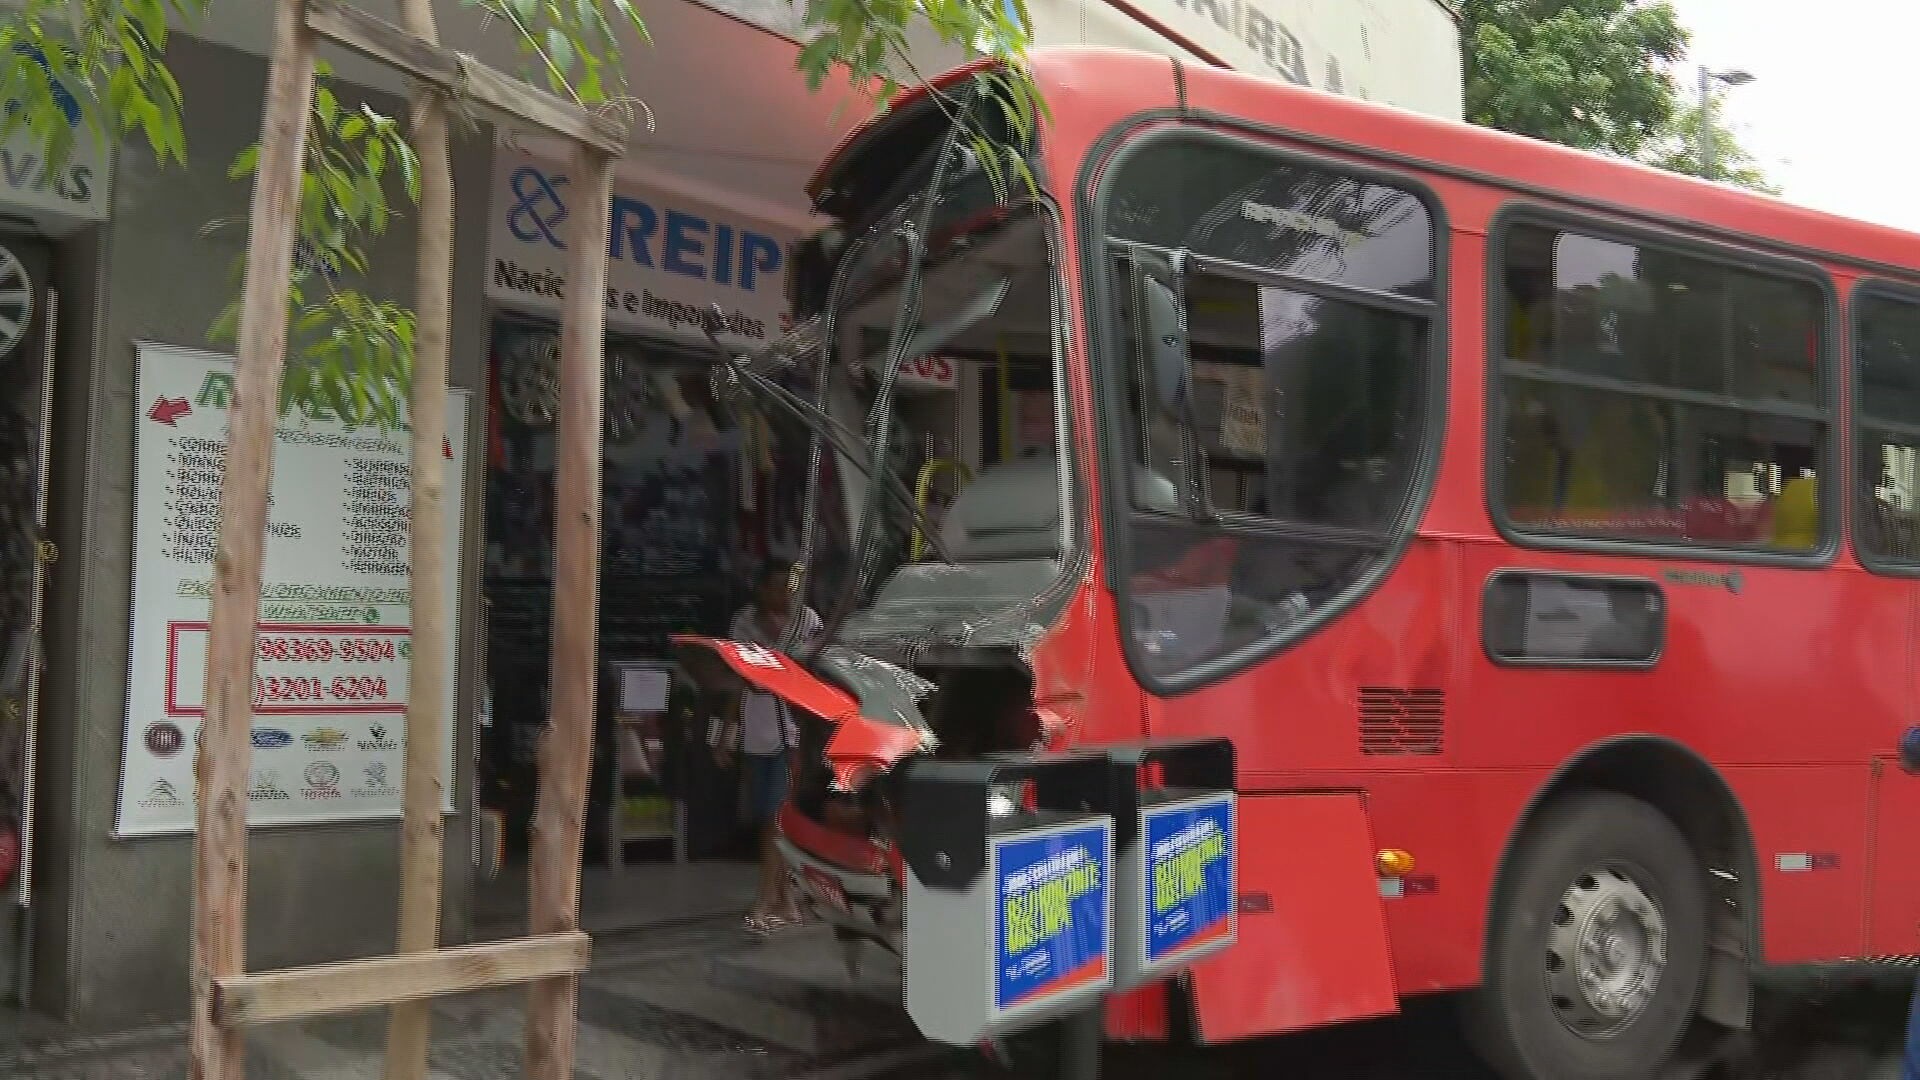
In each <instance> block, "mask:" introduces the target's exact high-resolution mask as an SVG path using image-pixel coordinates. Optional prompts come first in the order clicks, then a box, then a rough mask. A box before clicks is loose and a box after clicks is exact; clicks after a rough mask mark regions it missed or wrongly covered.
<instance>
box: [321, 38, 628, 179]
mask: <svg viewBox="0 0 1920 1080" xmlns="http://www.w3.org/2000/svg"><path fill="white" fill-rule="evenodd" d="M306 6H307V15H306V19H307V26H308V28H309V29H311V30H312V31H313V32H314V33H316V34H319V35H320V36H321V37H323V38H326V39H327V40H329V41H333V42H337V43H338V44H340V45H342V46H344V47H346V48H349V49H352V50H353V51H354V52H357V53H360V54H362V55H365V56H369V57H372V58H373V59H375V60H378V61H381V62H382V63H385V64H389V65H391V66H393V67H395V68H398V69H399V70H401V71H402V72H405V73H406V74H408V75H411V76H412V77H414V78H416V79H419V80H420V81H421V82H424V83H426V84H428V85H429V86H432V87H434V88H436V89H438V90H441V91H443V92H445V93H448V94H451V95H453V97H454V98H455V99H456V100H467V101H475V102H478V103H480V104H482V105H485V106H486V107H488V108H490V109H493V110H495V111H497V112H501V113H505V114H506V115H507V116H510V117H512V118H513V119H515V120H518V121H521V122H524V123H528V124H532V125H534V126H535V127H539V128H544V129H545V130H547V131H550V132H552V133H554V134H555V135H562V136H565V137H566V138H568V139H571V140H573V141H574V142H577V143H585V144H586V145H588V146H591V147H593V148H595V149H597V150H600V151H602V152H604V153H607V154H611V155H613V156H615V157H618V156H619V155H620V154H622V153H624V152H625V151H626V148H627V129H626V126H625V125H624V124H621V123H620V122H618V121H616V120H614V119H613V118H612V117H608V116H602V115H600V114H599V113H596V112H593V111H592V110H590V109H588V108H586V107H585V106H582V105H576V104H574V103H573V102H571V101H568V100H566V99H565V98H562V97H560V96H558V95H556V94H549V93H547V92H546V91H544V90H537V89H535V88H533V87H531V86H528V85H527V84H525V83H523V82H520V81H519V80H518V79H514V78H512V77H510V76H507V75H503V74H501V73H500V72H498V71H495V70H493V69H492V68H490V67H488V66H486V65H485V64H482V63H480V62H479V61H477V60H472V59H466V58H463V56H462V54H460V53H457V52H454V51H453V50H451V49H445V48H441V47H440V46H438V45H434V44H431V43H429V42H427V41H426V40H424V39H422V38H420V37H419V36H418V35H415V34H410V33H408V32H407V31H405V30H403V29H401V28H400V27H398V26H395V25H394V24H392V23H390V22H388V21H386V20H385V19H381V18H377V17H375V16H372V15H369V14H367V13H366V12H364V11H361V10H360V9H359V8H356V7H354V6H353V5H352V4H349V3H345V2H343V0H306Z"/></svg>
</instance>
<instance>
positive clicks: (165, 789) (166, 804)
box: [140, 780, 185, 810]
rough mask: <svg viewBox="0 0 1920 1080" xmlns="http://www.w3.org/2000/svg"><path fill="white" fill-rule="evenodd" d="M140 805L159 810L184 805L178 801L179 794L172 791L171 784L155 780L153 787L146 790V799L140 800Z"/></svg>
mask: <svg viewBox="0 0 1920 1080" xmlns="http://www.w3.org/2000/svg"><path fill="white" fill-rule="evenodd" d="M140 805H141V806H145V807H148V808H150V809H156V810H160V809H172V808H174V807H177V806H182V805H185V804H183V803H182V802H181V801H180V794H179V792H177V791H175V790H174V788H173V784H172V783H170V782H169V781H166V780H155V781H154V782H153V786H152V787H151V788H148V789H147V797H146V798H144V799H141V800H140Z"/></svg>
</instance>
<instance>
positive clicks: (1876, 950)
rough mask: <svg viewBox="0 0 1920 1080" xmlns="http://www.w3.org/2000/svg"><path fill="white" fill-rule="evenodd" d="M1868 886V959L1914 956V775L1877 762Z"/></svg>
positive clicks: (1918, 868) (1919, 863)
mask: <svg viewBox="0 0 1920 1080" xmlns="http://www.w3.org/2000/svg"><path fill="white" fill-rule="evenodd" d="M1873 820H1874V835H1873V869H1872V873H1873V884H1872V892H1871V895H1870V901H1871V910H1870V913H1869V915H1868V922H1867V955H1868V956H1914V955H1920V858H1916V857H1915V855H1916V854H1917V852H1916V849H1915V845H1914V843H1913V825H1914V822H1916V821H1920V776H1914V775H1913V774H1911V773H1907V772H1903V771H1902V770H1901V768H1900V765H1899V763H1898V762H1896V761H1894V760H1892V759H1888V760H1886V761H1883V762H1881V764H1880V769H1879V775H1878V776H1877V777H1875V779H1874V805H1873Z"/></svg>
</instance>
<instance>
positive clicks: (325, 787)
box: [300, 761, 340, 799]
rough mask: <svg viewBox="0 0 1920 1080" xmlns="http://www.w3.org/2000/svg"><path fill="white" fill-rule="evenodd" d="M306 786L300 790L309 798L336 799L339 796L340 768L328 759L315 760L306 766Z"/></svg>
mask: <svg viewBox="0 0 1920 1080" xmlns="http://www.w3.org/2000/svg"><path fill="white" fill-rule="evenodd" d="M305 779H306V781H307V786H306V788H305V789H304V790H303V791H301V792H300V794H302V795H305V796H306V797H307V798H309V799H337V798H339V797H340V770H339V769H336V768H334V766H333V763H332V762H329V761H316V762H314V763H313V764H311V765H308V766H307V771H306V776H305Z"/></svg>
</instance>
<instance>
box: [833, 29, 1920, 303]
mask: <svg viewBox="0 0 1920 1080" xmlns="http://www.w3.org/2000/svg"><path fill="white" fill-rule="evenodd" d="M1029 62H1030V64H1031V66H1032V69H1033V74H1034V78H1035V80H1036V82H1037V83H1038V84H1039V87H1040V90H1041V94H1042V95H1043V96H1044V97H1045V98H1046V99H1047V101H1048V102H1049V106H1050V110H1051V112H1052V114H1053V115H1052V117H1051V120H1052V124H1051V127H1053V128H1055V129H1059V131H1058V134H1060V135H1062V136H1065V137H1066V138H1065V141H1066V142H1067V143H1069V144H1076V143H1077V144H1086V143H1090V142H1091V141H1092V139H1094V138H1097V137H1099V136H1100V135H1103V134H1105V133H1106V132H1107V131H1108V130H1110V129H1112V128H1113V127H1114V126H1116V125H1118V124H1120V123H1122V122H1124V121H1125V120H1126V119H1127V118H1128V117H1130V116H1134V115H1138V114H1139V113H1141V112H1145V111H1150V110H1162V111H1168V112H1171V110H1173V109H1175V108H1176V107H1178V106H1179V104H1180V103H1179V101H1178V97H1177V94H1178V89H1177V87H1178V86H1179V84H1180V83H1181V82H1184V88H1185V98H1186V108H1187V109H1189V110H1191V112H1192V113H1194V114H1195V115H1196V117H1228V118H1235V119H1239V120H1242V121H1244V122H1248V123H1251V124H1254V125H1258V126H1261V127H1266V128H1270V129H1273V130H1274V131H1275V132H1276V133H1277V134H1280V135H1282V136H1283V137H1292V138H1297V139H1301V140H1303V141H1306V142H1310V143H1315V144H1319V145H1320V146H1321V147H1323V148H1325V149H1329V150H1333V151H1336V152H1339V153H1343V154H1350V155H1358V156H1362V157H1367V158H1372V159H1375V160H1376V161H1379V162H1381V163H1382V164H1385V165H1389V166H1395V165H1398V166H1404V167H1412V168H1418V169H1423V170H1426V171H1429V172H1436V173H1440V174H1442V175H1449V176H1453V177H1455V178H1458V179H1462V180H1466V181H1469V182H1473V183H1478V184H1482V185H1485V186H1488V187H1491V188H1495V189H1502V190H1505V191H1507V192H1509V193H1510V194H1511V195H1513V196H1514V197H1515V198H1516V199H1520V200H1526V199H1528V198H1529V197H1531V198H1532V199H1534V200H1537V201H1539V202H1542V203H1560V204H1563V205H1565V204H1572V205H1574V206H1575V207H1576V208H1580V209H1590V210H1595V211H1600V212H1603V213H1608V214H1612V215H1619V216H1626V217H1629V218H1637V219H1641V220H1642V221H1643V222H1653V223H1659V224H1662V225H1665V226H1669V227H1680V228H1683V229H1690V230H1693V231H1696V232H1699V233H1703V234H1706V235H1708V236H1710V237H1715V238H1720V239H1726V240H1730V241H1733V242H1738V243H1744V244H1746V245H1747V246H1756V247H1763V248H1772V249H1775V250H1778V251H1784V252H1787V253H1791V254H1797V255H1800V256H1803V257H1808V258H1818V259H1824V260H1826V261H1832V262H1842V263H1852V264H1855V265H1857V266H1861V267H1863V268H1867V269H1872V270H1875V271H1878V272H1885V273H1898V274H1900V275H1902V276H1906V277H1916V278H1920V235H1917V234H1914V233H1909V232H1905V231H1902V230H1899V229H1894V228H1889V227H1886V226H1882V225H1874V224H1870V223H1868V222H1863V221H1858V220H1855V219H1852V218H1846V217H1841V216H1838V215H1835V214H1829V213H1826V212H1823V211H1819V210H1813V209H1809V208H1806V207H1802V206H1796V205H1794V204H1792V203H1788V202H1785V201H1783V200H1780V199H1777V198H1773V197H1771V196H1768V195H1764V194H1759V193H1756V192H1751V191H1747V190H1745V189H1742V188H1736V187H1733V186H1731V185H1727V184H1718V183H1712V182H1708V181H1705V180H1699V179H1696V178H1693V177H1689V176H1682V175H1679V174H1676V173H1670V172H1666V171H1664V170H1660V169H1655V168H1652V167H1650V166H1646V165H1641V164H1639V163H1637V162H1632V161H1626V160H1623V159H1620V158H1615V157H1609V156H1606V155H1603V154H1596V153H1590V152H1588V151H1584V150H1574V149H1570V148H1568V147H1564V146H1560V145H1557V144H1554V143H1547V142H1541V141H1539V140H1536V139H1529V138H1524V137H1521V136H1517V135H1510V134H1508V133H1506V132H1502V131H1495V130H1493V129H1491V128H1484V127H1478V126H1475V125H1471V124H1462V123H1457V122H1454V121H1450V120H1443V119H1439V118H1436V117H1430V116H1425V115H1421V114H1419V113H1414V112H1409V111H1407V110H1403V109H1397V108H1393V107H1391V106H1386V105H1377V104H1374V103H1371V102H1366V101H1360V100H1357V99H1354V98H1348V97H1341V96H1336V95H1333V94H1328V93H1324V92H1322V91H1318V90H1311V89H1306V88H1303V87H1297V86H1294V85H1292V84H1289V83H1285V82H1280V81H1276V80H1270V79H1262V78H1259V77H1257V76H1252V75H1246V74H1242V73H1239V72H1234V71H1227V70H1224V69H1220V68H1214V67H1207V66H1204V65H1194V64H1181V65H1178V67H1179V68H1180V71H1179V73H1178V77H1176V73H1175V67H1176V63H1175V62H1174V61H1172V60H1170V59H1169V58H1167V57H1165V56H1159V55H1156V54H1152V53H1145V52H1132V51H1127V50H1120V49H1098V48H1046V49H1036V50H1034V51H1033V52H1032V53H1031V54H1030V56H1029ZM979 67H980V65H979V64H975V65H972V66H970V67H969V68H967V69H963V70H962V71H957V72H950V73H948V74H947V75H945V76H942V77H940V78H938V79H936V80H935V82H936V83H941V84H945V83H949V82H951V81H954V80H955V79H958V78H963V77H964V76H965V74H968V73H971V72H972V71H974V70H977V69H978V68H979ZM922 96H924V92H923V91H906V92H903V94H902V95H901V96H900V97H899V98H897V99H896V103H895V105H894V107H893V108H890V109H889V111H888V113H886V114H882V115H881V116H876V117H874V118H872V119H871V120H869V121H868V122H867V123H865V124H863V125H861V127H860V128H858V129H856V130H855V131H854V132H853V133H851V134H850V135H849V136H848V137H847V139H846V140H845V141H843V142H842V144H841V146H840V147H839V148H837V149H836V151H835V153H834V155H833V156H832V157H830V158H829V159H828V160H827V162H825V163H824V164H823V165H822V168H821V170H820V173H819V174H817V175H816V177H815V180H814V184H813V185H812V188H813V193H814V194H816V196H817V194H818V190H819V187H820V185H821V184H822V182H823V181H824V180H825V178H826V177H828V176H829V175H831V174H832V173H834V172H835V171H836V169H837V167H838V166H839V165H841V164H843V163H844V158H845V157H846V155H847V154H848V153H850V152H851V151H853V150H854V148H856V147H858V146H859V145H860V144H861V143H862V142H863V141H864V140H865V139H866V138H867V137H868V136H869V135H871V133H872V131H873V129H874V127H875V125H877V124H880V123H884V121H885V120H886V118H887V116H888V115H891V114H893V113H895V112H896V111H905V110H910V109H911V107H912V105H913V103H914V102H915V101H916V100H917V99H918V98H920V97H922ZM1060 179H1064V178H1056V182H1058V181H1059V180H1060Z"/></svg>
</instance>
